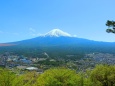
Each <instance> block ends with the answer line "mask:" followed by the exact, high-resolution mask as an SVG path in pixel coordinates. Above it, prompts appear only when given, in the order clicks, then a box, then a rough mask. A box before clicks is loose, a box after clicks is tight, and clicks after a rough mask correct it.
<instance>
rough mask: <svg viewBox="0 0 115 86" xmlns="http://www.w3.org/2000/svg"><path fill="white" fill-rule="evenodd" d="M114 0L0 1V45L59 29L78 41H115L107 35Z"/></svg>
mask: <svg viewBox="0 0 115 86" xmlns="http://www.w3.org/2000/svg"><path fill="white" fill-rule="evenodd" d="M107 20H115V0H0V43H4V42H13V41H19V40H25V39H30V38H34V37H37V36H38V35H40V34H44V33H47V32H48V31H50V30H52V29H55V28H58V29H61V30H63V31H65V32H68V33H69V34H71V35H76V36H77V37H79V38H86V39H90V40H96V41H107V42H108V41H109V42H115V34H112V33H111V34H108V33H106V31H105V30H106V28H107V27H106V26H105V23H106V21H107Z"/></svg>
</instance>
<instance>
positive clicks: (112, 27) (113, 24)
mask: <svg viewBox="0 0 115 86" xmlns="http://www.w3.org/2000/svg"><path fill="white" fill-rule="evenodd" d="M106 26H108V29H107V30H106V32H108V33H115V21H109V20H108V21H107V22H106Z"/></svg>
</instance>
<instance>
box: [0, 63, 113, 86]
mask: <svg viewBox="0 0 115 86" xmlns="http://www.w3.org/2000/svg"><path fill="white" fill-rule="evenodd" d="M0 86H115V65H97V66H96V67H95V68H94V69H89V70H86V71H80V72H78V71H75V70H71V69H68V68H65V67H64V68H63V67H58V68H50V69H48V70H46V71H44V73H42V74H38V73H37V72H36V71H26V72H25V73H23V74H19V75H17V74H16V73H15V72H13V71H11V70H8V69H6V68H0Z"/></svg>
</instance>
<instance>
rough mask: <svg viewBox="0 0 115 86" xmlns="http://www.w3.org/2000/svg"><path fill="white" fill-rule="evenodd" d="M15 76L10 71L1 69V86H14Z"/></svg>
mask: <svg viewBox="0 0 115 86" xmlns="http://www.w3.org/2000/svg"><path fill="white" fill-rule="evenodd" d="M15 77H16V76H15V74H14V73H13V72H11V71H9V70H8V69H0V86H12V80H14V78H15Z"/></svg>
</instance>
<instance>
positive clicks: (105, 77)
mask: <svg viewBox="0 0 115 86" xmlns="http://www.w3.org/2000/svg"><path fill="white" fill-rule="evenodd" d="M90 77H91V81H92V82H93V86H115V66H112V65H111V66H109V65H98V66H96V68H94V69H93V70H92V71H91V75H90Z"/></svg>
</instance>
